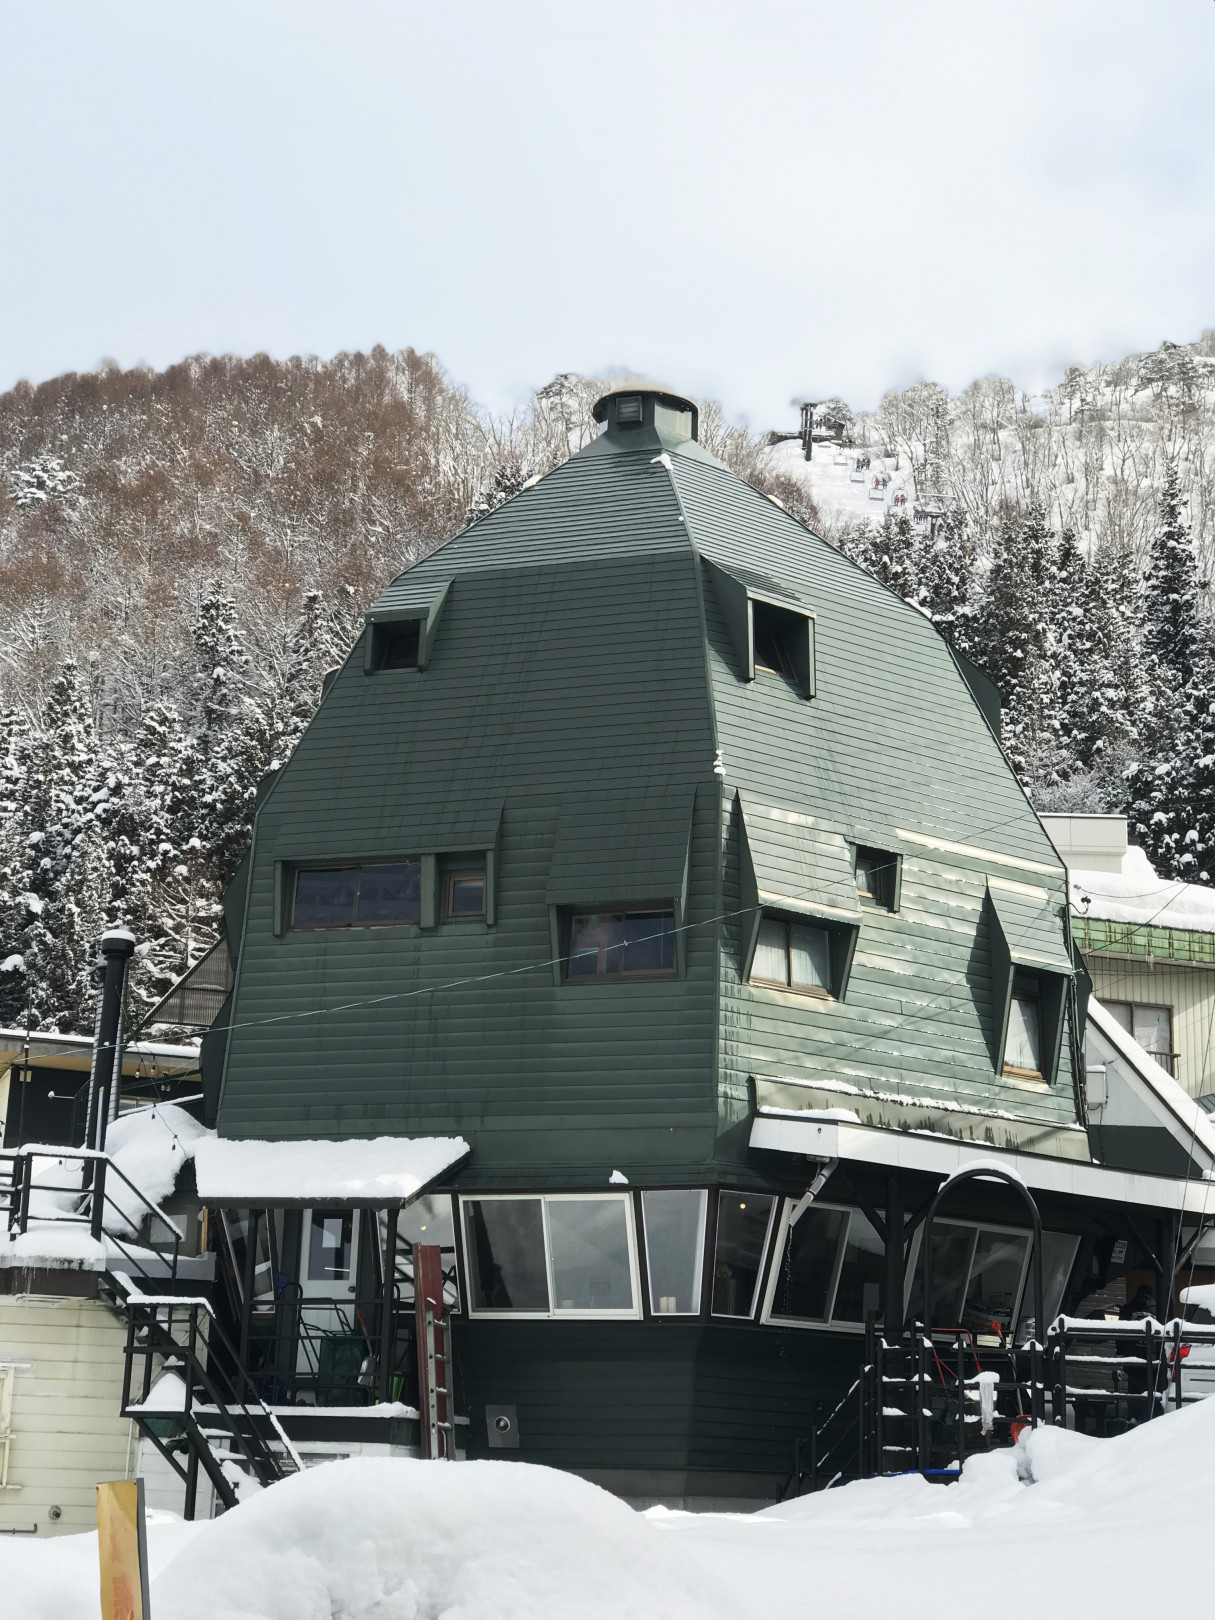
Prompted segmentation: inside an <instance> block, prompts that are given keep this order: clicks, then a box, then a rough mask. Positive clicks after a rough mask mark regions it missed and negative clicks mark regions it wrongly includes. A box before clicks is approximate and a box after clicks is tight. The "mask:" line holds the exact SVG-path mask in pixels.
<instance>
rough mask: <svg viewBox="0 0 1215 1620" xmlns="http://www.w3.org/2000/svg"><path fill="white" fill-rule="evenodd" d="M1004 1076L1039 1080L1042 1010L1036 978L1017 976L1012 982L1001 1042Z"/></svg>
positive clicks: (1040, 1072) (1024, 975)
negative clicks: (1005, 1028)
mask: <svg viewBox="0 0 1215 1620" xmlns="http://www.w3.org/2000/svg"><path fill="white" fill-rule="evenodd" d="M1004 1073H1005V1074H1011V1075H1014V1076H1015V1075H1021V1076H1024V1077H1025V1078H1026V1079H1032V1080H1040V1079H1041V1078H1042V1008H1041V1001H1040V998H1039V995H1038V984H1037V980H1036V979H1031V978H1030V977H1029V976H1028V975H1027V974H1021V973H1018V974H1017V976H1016V978H1015V979H1014V980H1013V991H1012V1000H1011V1002H1010V1003H1009V1008H1008V1034H1007V1036H1006V1037H1005V1040H1004Z"/></svg>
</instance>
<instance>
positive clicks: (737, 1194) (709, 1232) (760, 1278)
mask: <svg viewBox="0 0 1215 1620" xmlns="http://www.w3.org/2000/svg"><path fill="white" fill-rule="evenodd" d="M723 1198H770V1199H771V1200H772V1208H771V1210H770V1211H769V1213H768V1227H767V1230H766V1232H765V1233H764V1245H763V1248H762V1249H761V1250H760V1256H759V1265H758V1267H757V1268H756V1272H755V1289H754V1292H753V1293H752V1295H751V1310H750V1313H749V1314H748V1315H746V1316H731V1315H727V1314H726V1313H725V1312H723V1311H715V1310H714V1309H713V1293H714V1288H713V1284H714V1282H715V1281H716V1277H717V1232H718V1226H719V1224H720V1220H721V1201H722V1199H723ZM781 1199H782V1195H781V1194H780V1193H774V1192H765V1191H762V1190H761V1189H759V1188H756V1187H720V1186H719V1187H715V1188H714V1189H713V1197H712V1198H711V1199H710V1200H709V1210H708V1225H707V1226H706V1229H705V1281H704V1284H703V1286H702V1293H701V1305H702V1308H703V1315H704V1318H705V1320H707V1321H712V1322H755V1321H761V1322H762V1319H763V1303H764V1296H765V1291H766V1289H767V1286H768V1274H769V1272H770V1270H771V1265H772V1253H773V1250H772V1233H773V1231H774V1230H775V1228H776V1225H777V1222H778V1221H779V1219H780V1205H781ZM710 1236H711V1237H712V1242H710V1241H709V1238H710ZM684 1320H685V1321H686V1320H687V1318H686V1317H685V1318H684Z"/></svg>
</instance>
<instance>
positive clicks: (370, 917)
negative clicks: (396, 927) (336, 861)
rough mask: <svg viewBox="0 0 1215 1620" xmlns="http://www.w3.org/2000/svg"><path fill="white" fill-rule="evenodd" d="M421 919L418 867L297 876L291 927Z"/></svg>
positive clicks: (305, 871)
mask: <svg viewBox="0 0 1215 1620" xmlns="http://www.w3.org/2000/svg"><path fill="white" fill-rule="evenodd" d="M421 915H422V863H421V862H420V861H395V862H392V863H391V864H384V865H376V866H335V867H323V868H322V867H304V868H301V870H300V871H298V872H297V873H296V874H295V894H294V898H293V902H292V908H291V926H292V928H354V927H359V926H364V927H366V926H371V925H374V924H376V923H416V922H418V921H420V919H421Z"/></svg>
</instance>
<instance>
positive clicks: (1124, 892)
mask: <svg viewBox="0 0 1215 1620" xmlns="http://www.w3.org/2000/svg"><path fill="white" fill-rule="evenodd" d="M1068 876H1069V879H1070V882H1071V902H1072V911H1073V912H1074V913H1075V915H1076V916H1077V917H1097V918H1100V919H1101V920H1102V921H1104V922H1121V923H1139V924H1141V925H1144V926H1146V925H1148V924H1151V926H1152V927H1154V928H1181V929H1190V930H1192V931H1193V932H1195V933H1201V934H1215V891H1213V890H1211V889H1208V888H1206V887H1204V886H1203V885H1202V884H1198V883H1181V882H1177V881H1175V880H1173V879H1169V878H1162V877H1158V876H1157V875H1156V872H1155V871H1154V870H1153V868H1152V864H1151V862H1150V861H1149V860H1148V858H1147V856H1146V854H1145V853H1144V852H1143V850H1141V849H1139V848H1137V847H1136V846H1135V845H1134V844H1132V845H1131V847H1130V848H1129V849H1128V850H1127V852H1126V854H1125V856H1124V857H1123V859H1122V870H1121V871H1120V872H1092V871H1085V870H1082V869H1080V868H1078V867H1075V866H1069V869H1068Z"/></svg>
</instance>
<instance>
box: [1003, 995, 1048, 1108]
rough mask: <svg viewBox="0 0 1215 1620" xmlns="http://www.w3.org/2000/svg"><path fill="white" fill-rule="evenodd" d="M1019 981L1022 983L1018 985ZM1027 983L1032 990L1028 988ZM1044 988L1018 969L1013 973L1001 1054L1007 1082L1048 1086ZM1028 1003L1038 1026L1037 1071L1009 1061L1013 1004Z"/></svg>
mask: <svg viewBox="0 0 1215 1620" xmlns="http://www.w3.org/2000/svg"><path fill="white" fill-rule="evenodd" d="M1018 979H1019V980H1020V981H1021V982H1020V984H1019V985H1018V982H1017V981H1018ZM1027 981H1029V984H1030V985H1032V988H1027ZM1042 992H1043V986H1042V983H1041V981H1040V980H1039V979H1037V978H1036V977H1034V976H1032V975H1030V974H1029V973H1027V972H1025V970H1024V969H1021V968H1018V969H1016V970H1015V971H1014V973H1013V982H1012V988H1011V990H1010V991H1009V994H1008V1018H1007V1019H1006V1021H1005V1025H1004V1050H1003V1052H1002V1053H1001V1054H1000V1076H1001V1078H1002V1079H1005V1080H1020V1081H1022V1082H1025V1081H1030V1082H1033V1083H1035V1084H1037V1085H1047V1084H1048V1083H1049V1082H1048V1078H1047V1073H1046V1070H1045V1069H1044V1068H1043V1067H1042V1061H1043V1054H1044V1051H1045V1048H1046V1019H1045V1014H1044V1011H1043V999H1044V997H1043V993H1042ZM1017 1001H1027V1002H1030V1003H1032V1005H1033V1007H1034V1010H1035V1014H1036V1017H1037V1024H1038V1067H1037V1068H1036V1069H1023V1068H1021V1067H1019V1066H1018V1065H1017V1064H1013V1063H1009V1061H1008V1038H1009V1036H1010V1035H1011V1033H1012V1009H1013V1003H1014V1002H1017Z"/></svg>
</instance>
